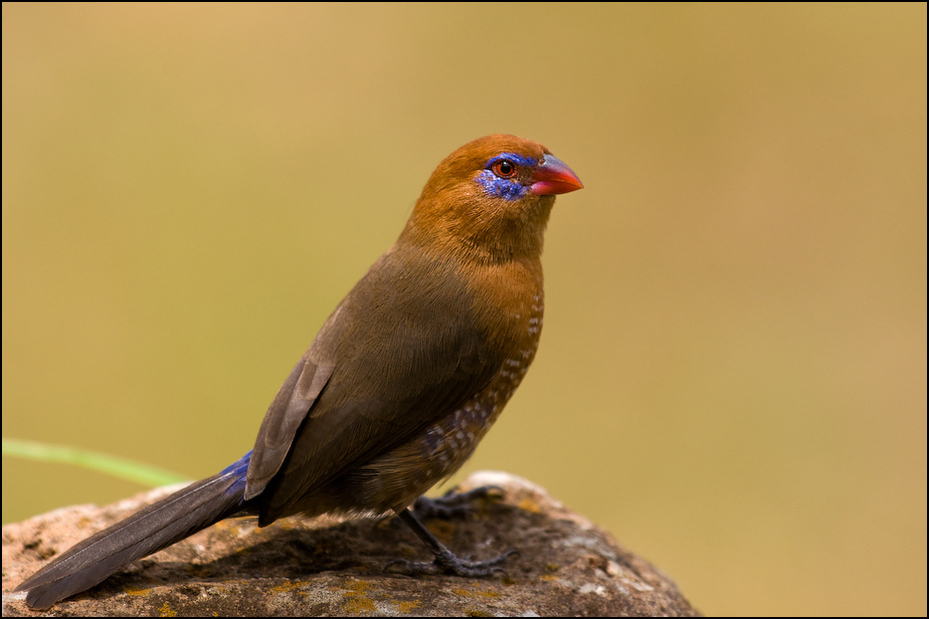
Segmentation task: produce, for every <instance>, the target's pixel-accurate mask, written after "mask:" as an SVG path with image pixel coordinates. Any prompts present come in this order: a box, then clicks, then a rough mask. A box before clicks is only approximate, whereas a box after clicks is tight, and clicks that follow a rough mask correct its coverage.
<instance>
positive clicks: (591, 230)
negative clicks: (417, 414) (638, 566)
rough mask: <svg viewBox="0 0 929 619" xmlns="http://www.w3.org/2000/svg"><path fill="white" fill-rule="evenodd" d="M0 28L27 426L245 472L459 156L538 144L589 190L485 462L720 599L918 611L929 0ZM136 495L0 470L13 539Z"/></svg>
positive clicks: (117, 14)
mask: <svg viewBox="0 0 929 619" xmlns="http://www.w3.org/2000/svg"><path fill="white" fill-rule="evenodd" d="M2 10H3V20H2V21H3V435H4V436H5V437H14V438H23V439H35V440H44V441H48V442H51V443H56V444H67V445H73V446H79V447H86V448H89V449H95V450H100V451H104V452H107V453H112V454H115V455H120V456H126V457H132V458H136V459H138V460H141V461H145V462H149V463H151V464H156V465H160V466H163V467H167V468H171V469H173V470H176V471H178V472H180V473H182V474H185V475H188V476H190V477H191V478H194V477H197V478H199V477H203V476H207V475H209V474H212V473H214V472H216V471H218V470H220V469H221V468H223V467H224V466H225V465H227V464H228V463H230V462H232V461H233V460H235V459H237V458H238V457H240V456H241V455H242V454H243V453H245V452H246V451H247V450H248V449H250V448H251V445H252V441H253V440H254V436H255V434H256V432H257V429H258V426H259V424H260V422H261V417H262V415H263V413H264V411H265V409H266V407H267V405H268V403H269V402H270V401H271V399H272V397H273V396H274V394H275V392H276V391H277V388H278V387H279V385H280V383H281V382H282V381H283V379H284V377H285V376H286V375H287V373H288V371H289V370H290V369H291V367H292V366H293V364H294V362H295V361H296V360H297V358H298V357H299V356H300V354H301V353H302V352H303V350H304V348H305V347H306V346H307V345H308V344H309V342H310V341H311V340H312V338H313V336H314V335H315V333H316V331H317V329H318V328H319V326H320V325H321V324H322V322H323V321H324V320H325V318H326V317H327V316H328V314H329V312H330V311H331V310H332V308H333V307H334V306H335V304H336V303H337V302H338V301H339V299H340V298H341V297H342V295H344V294H345V293H346V292H347V291H348V290H349V288H350V287H351V286H352V285H353V284H354V282H355V281H356V280H357V279H358V278H359V277H360V276H361V275H362V274H363V273H364V271H365V269H366V268H367V267H368V265H369V264H370V263H371V262H372V261H373V260H374V259H375V258H376V257H377V256H378V255H379V254H380V253H381V252H382V251H384V250H385V249H386V248H387V247H388V246H389V245H390V244H391V243H392V242H393V240H394V239H395V237H396V235H397V234H398V233H399V231H400V229H401V227H402V225H403V223H404V221H405V220H406V217H407V216H408V214H409V212H410V209H411V207H412V204H413V202H414V201H415V199H416V198H417V196H418V195H419V191H420V189H421V188H422V185H423V183H424V182H425V180H426V178H427V177H428V175H429V174H430V173H431V171H432V170H433V168H434V167H435V165H436V164H437V163H438V162H439V161H440V160H441V159H442V158H443V157H445V156H446V155H447V154H448V153H450V152H451V151H452V150H454V149H455V148H457V147H458V146H460V145H462V144H464V143H465V142H467V141H469V140H471V139H473V138H476V137H479V136H481V135H485V134H488V133H494V132H506V133H514V134H517V135H520V136H523V137H526V138H530V139H533V140H537V141H540V142H542V143H544V144H545V145H547V146H548V147H549V148H550V149H551V150H552V151H553V152H554V153H555V154H556V155H557V156H558V157H560V158H561V159H563V160H564V161H565V162H567V163H568V164H569V165H570V166H571V167H572V168H573V169H574V170H575V171H576V172H577V174H578V175H579V176H580V178H581V179H582V180H583V181H584V183H585V185H586V188H585V189H584V190H583V191H580V192H576V193H572V194H569V195H565V196H561V197H559V198H558V201H557V204H556V206H555V210H554V213H553V216H552V219H551V222H550V224H549V231H548V234H547V238H546V251H545V255H544V258H543V261H544V264H545V268H546V288H547V290H546V293H547V298H546V318H545V329H544V334H543V337H542V344H541V348H540V350H539V354H538V357H537V358H536V361H535V365H534V367H533V368H532V370H531V371H530V372H529V374H528V376H527V378H526V380H525V382H524V383H523V386H522V387H521V388H520V390H519V391H518V392H517V394H516V396H515V397H514V399H513V400H512V402H511V403H510V405H509V407H508V408H507V410H506V412H505V414H504V415H503V416H502V418H501V420H500V421H499V422H498V424H497V426H496V427H495V428H494V430H493V431H492V432H490V434H489V435H488V437H487V439H486V440H485V441H484V443H483V444H482V446H481V447H480V449H478V451H477V453H476V455H475V456H474V457H473V458H472V460H471V461H470V462H469V463H468V465H467V466H466V468H465V469H464V470H463V471H462V472H461V473H460V475H464V474H466V473H467V472H468V471H472V470H476V469H485V468H490V469H501V470H506V471H510V472H512V473H516V474H519V475H523V476H525V477H527V478H529V479H531V480H533V481H535V482H537V483H539V484H541V485H543V486H545V487H546V488H548V489H549V490H550V491H551V493H552V494H553V495H554V496H555V497H557V498H559V499H561V500H563V501H564V502H565V503H566V504H567V505H569V506H570V507H572V508H574V509H576V510H578V511H580V512H581V513H583V514H585V515H587V516H589V517H590V518H591V519H592V520H594V521H595V522H597V523H599V524H601V525H603V526H604V527H606V528H607V529H608V530H610V531H611V532H612V533H613V534H614V535H615V536H616V538H617V539H618V540H619V541H620V542H621V543H623V544H625V545H627V546H628V547H629V548H631V549H633V550H635V551H636V552H638V553H640V554H642V555H643V556H645V557H646V558H648V559H650V560H652V561H653V562H654V563H655V564H656V565H658V566H660V567H661V568H662V569H663V570H664V571H666V572H667V573H668V574H670V575H671V576H672V577H673V578H674V579H675V580H676V581H677V582H678V584H679V585H680V586H681V588H682V589H683V591H684V592H685V594H686V595H687V596H688V597H689V598H690V600H691V601H692V602H693V603H694V604H695V605H696V606H697V607H698V608H700V609H701V610H702V611H704V612H706V613H708V614H735V615H741V614H748V615H756V614H775V615H777V614H799V615H805V614H814V615H816V614H839V615H841V614H875V615H896V614H914V615H925V614H926V5H925V4H914V5H880V6H878V5H857V4H855V5H791V6H780V5H760V6H755V5H752V6H745V5H732V6H730V5H634V6H625V5H621V6H616V5H613V6H610V5H577V4H571V5H544V6H533V5H527V4H515V5H498V4H493V5H450V6H445V5H443V6H431V5H418V4H417V5H400V6H394V5H376V6H375V5H367V6H365V5H349V6H316V5H310V6H275V5H271V6H258V5H244V6H224V5H209V6H206V5H193V6H174V5H141V6H140V5H129V6H127V5H113V6H110V5H32V4H28V5H24V4H8V3H4V4H3V9H2ZM375 352H376V351H372V354H374V353H375ZM460 475H459V476H458V477H456V478H460ZM140 490H142V488H141V487H139V486H136V485H132V484H129V483H125V482H119V481H115V480H112V479H110V478H107V477H105V476H102V475H97V474H94V473H90V472H87V471H84V470H78V469H72V468H69V467H64V466H61V465H52V464H39V463H34V462H25V461H18V460H14V459H10V458H5V459H4V461H3V519H4V522H10V521H16V520H19V519H22V518H26V517H28V516H30V515H32V514H36V513H39V512H43V511H46V510H50V509H53V508H56V507H59V506H63V505H68V504H73V503H86V502H96V503H108V502H112V501H115V500H117V499H120V498H122V497H125V496H128V495H131V494H134V493H136V492H138V491H140ZM459 550H462V551H464V552H467V549H459Z"/></svg>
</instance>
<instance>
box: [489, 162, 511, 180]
mask: <svg viewBox="0 0 929 619" xmlns="http://www.w3.org/2000/svg"><path fill="white" fill-rule="evenodd" d="M491 170H493V173H494V174H496V175H497V176H499V177H500V178H513V177H514V176H516V166H515V165H513V164H512V163H511V162H509V161H507V160H506V159H502V160H500V161H498V162H497V163H495V164H494V165H493V167H492V168H491Z"/></svg>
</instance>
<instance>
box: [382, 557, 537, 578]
mask: <svg viewBox="0 0 929 619" xmlns="http://www.w3.org/2000/svg"><path fill="white" fill-rule="evenodd" d="M515 554H519V551H517V550H510V551H508V552H505V553H504V554H502V555H500V556H499V557H495V558H493V559H489V560H487V561H466V560H464V559H460V558H458V557H456V556H455V555H454V554H452V553H451V552H450V551H448V550H446V551H445V552H443V553H441V554H437V555H436V557H435V561H432V562H428V563H427V562H425V561H408V560H407V559H394V560H393V561H391V562H389V563H388V564H387V565H386V566H385V567H384V571H387V570H389V569H390V568H392V567H399V569H397V570H395V571H397V572H400V573H401V574H406V575H407V576H416V575H421V574H440V573H444V574H451V575H453V576H462V577H465V578H475V577H481V576H493V575H494V574H498V573H499V574H502V575H503V576H505V577H508V576H509V574H507V571H506V570H505V569H504V568H503V567H501V566H502V564H503V563H506V560H507V559H509V558H510V557H512V556H513V555H515Z"/></svg>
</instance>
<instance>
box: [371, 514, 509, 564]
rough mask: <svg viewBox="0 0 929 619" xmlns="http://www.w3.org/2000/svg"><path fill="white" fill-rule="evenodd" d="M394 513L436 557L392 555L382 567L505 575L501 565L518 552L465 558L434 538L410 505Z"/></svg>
mask: <svg viewBox="0 0 929 619" xmlns="http://www.w3.org/2000/svg"><path fill="white" fill-rule="evenodd" d="M397 516H398V517H399V518H400V520H402V521H403V522H405V523H406V524H407V525H408V526H409V527H410V528H411V529H413V532H414V533H416V535H418V536H419V539H421V540H423V543H425V544H426V546H428V547H429V550H431V551H432V554H434V555H435V561H433V562H432V563H426V562H420V561H408V560H406V559H394V560H393V561H391V562H390V563H388V564H387V565H386V566H385V568H384V569H385V570H386V569H389V568H391V567H393V566H395V565H397V566H400V570H399V571H401V572H403V573H404V574H408V575H414V574H436V573H438V572H445V573H446V574H454V575H455V576H464V577H472V578H473V577H475V576H493V575H494V574H495V573H496V572H500V573H501V574H503V575H504V576H506V570H505V569H503V568H502V567H501V565H502V564H503V563H505V562H506V560H507V559H509V558H510V557H511V556H513V555H514V554H517V551H515V550H510V551H508V552H505V553H504V554H502V555H500V556H499V557H495V558H493V559H490V560H488V561H466V560H464V559H461V558H459V557H457V556H455V554H454V553H452V551H451V550H449V549H448V548H446V547H445V545H444V544H442V542H440V541H439V540H437V539H436V537H435V536H434V535H433V534H432V533H430V532H429V530H428V529H427V528H426V527H425V526H423V523H421V522H420V521H419V520H418V519H417V518H416V516H414V515H413V512H411V511H410V510H409V509H404V510H403V511H402V512H400V513H399V514H397Z"/></svg>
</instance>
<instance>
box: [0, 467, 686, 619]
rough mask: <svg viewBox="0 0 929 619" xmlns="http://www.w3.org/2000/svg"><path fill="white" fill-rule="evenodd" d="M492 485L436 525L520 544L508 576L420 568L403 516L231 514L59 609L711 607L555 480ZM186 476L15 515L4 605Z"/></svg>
mask: <svg viewBox="0 0 929 619" xmlns="http://www.w3.org/2000/svg"><path fill="white" fill-rule="evenodd" d="M482 485H494V486H498V487H499V488H501V489H502V493H497V492H495V493H493V496H491V497H488V498H483V499H478V500H476V501H475V502H474V503H473V505H474V508H475V509H474V512H473V513H471V514H470V515H469V516H467V517H461V518H452V519H449V520H442V519H438V518H430V519H427V520H426V521H425V522H426V526H427V527H428V528H429V529H430V530H431V531H432V532H433V533H434V534H435V535H436V536H437V537H438V538H439V540H441V541H442V542H443V543H444V544H445V545H446V546H448V547H449V548H450V549H451V550H452V551H453V552H456V553H457V554H459V555H460V556H462V557H469V556H470V558H473V559H488V558H491V557H494V556H496V555H499V554H501V553H503V552H506V551H507V550H510V549H516V550H518V551H519V554H518V555H514V556H512V557H510V559H509V560H508V561H507V564H506V570H507V573H508V575H507V576H502V575H501V576H500V577H494V578H480V579H466V578H459V577H453V576H444V575H437V576H417V577H409V576H405V575H403V574H399V573H395V572H392V571H386V572H385V571H384V566H385V565H387V563H388V562H389V561H390V560H391V559H395V558H406V559H414V560H422V561H425V560H430V559H431V557H430V556H428V555H429V553H428V551H427V550H426V548H425V547H424V546H423V544H422V542H420V540H419V539H418V538H417V537H416V536H415V535H414V534H413V532H412V531H410V530H409V529H408V528H407V527H406V526H405V525H403V524H402V523H400V522H399V521H397V520H393V519H382V520H374V519H367V520H345V519H337V518H331V517H323V518H316V519H313V520H303V519H300V518H284V519H281V520H279V521H277V522H275V523H274V524H273V525H271V526H269V527H266V528H263V529H259V528H258V527H257V522H256V521H255V520H254V519H234V520H226V521H224V522H221V523H219V524H217V525H215V526H213V527H210V528H209V529H206V530H205V531H201V532H200V533H198V534H196V535H194V536H192V537H190V538H188V539H186V540H184V541H182V542H180V543H178V544H175V545H174V546H171V547H170V548H167V549H165V550H162V551H161V552H158V553H155V554H154V555H152V556H150V557H147V558H145V559H142V560H140V561H136V562H135V563H133V564H131V565H130V566H128V567H126V568H124V569H122V570H120V571H118V572H117V573H116V574H114V575H113V576H111V577H110V578H109V579H107V580H106V581H104V582H103V583H101V584H100V585H98V586H96V587H94V588H93V589H91V590H89V591H86V592H84V593H80V594H78V595H76V596H75V597H72V598H70V599H68V600H65V601H63V602H59V603H58V605H56V606H55V607H53V608H52V609H51V611H50V612H48V613H45V614H48V615H53V616H54V615H58V616H60V615H79V616H81V615H82V616H91V615H97V616H104V615H135V616H163V615H201V616H202V615H229V616H235V615H238V616H266V615H295V616H320V615H335V616H355V615H379V616H382V615H387V616H390V615H403V616H418V615H432V616H462V615H471V616H490V615H494V616H496V615H515V616H546V615H560V616H565V615H582V616H617V615H673V616H695V615H698V614H699V613H698V612H697V611H696V610H695V609H694V608H693V607H692V606H691V605H690V604H689V603H688V601H687V600H686V599H685V598H684V596H683V594H682V593H681V592H680V591H679V590H678V589H677V586H676V585H675V584H674V582H672V581H671V579H670V578H668V577H667V576H666V575H665V574H663V573H662V572H661V571H660V570H658V569H656V568H655V567H653V566H652V565H650V564H649V563H648V562H646V561H645V560H643V559H641V558H639V557H637V556H635V555H633V554H632V553H630V552H629V551H627V550H625V549H623V548H622V547H620V546H619V545H618V544H617V543H616V542H615V541H614V540H613V538H612V537H610V535H609V534H608V533H606V532H604V531H602V530H601V529H599V528H597V527H596V526H594V525H593V524H591V523H590V521H588V520H587V519H586V518H584V517H582V516H580V515H578V514H576V513H574V512H572V511H570V510H568V509H566V508H565V507H564V506H563V505H562V504H561V503H559V502H558V501H556V500H554V499H552V498H551V497H550V496H549V495H548V494H547V493H546V492H545V490H544V489H542V488H540V487H539V486H536V485H534V484H532V483H531V482H529V481H527V480H525V479H522V478H519V477H516V476H513V475H509V474H507V473H498V472H488V471H483V472H479V473H475V474H473V475H471V476H470V477H469V478H468V479H467V480H465V482H464V483H462V484H461V487H460V489H461V490H467V489H470V488H474V487H478V486H482ZM176 489H177V487H171V488H160V489H158V490H154V491H151V492H147V493H144V494H140V495H138V496H136V497H134V498H132V499H127V500H125V501H120V502H118V503H115V504H113V505H110V506H107V507H103V508H98V507H95V506H93V505H80V506H75V507H68V508H64V509H59V510H56V511H53V512H50V513H47V514H43V515H40V516H36V517H35V518H32V519H31V520H27V521H25V522H21V523H18V524H11V525H7V526H5V527H3V615H4V616H22V615H38V614H39V613H35V612H33V611H30V610H29V609H28V608H27V607H26V604H25V594H24V593H23V592H18V593H10V591H11V590H12V589H13V588H14V587H15V586H16V585H18V584H19V583H20V582H21V581H22V580H23V579H24V578H25V577H26V576H29V575H31V574H32V573H33V572H34V571H35V570H37V569H38V568H39V567H41V566H42V565H43V564H44V563H45V562H46V561H47V560H48V559H50V558H51V557H53V556H54V555H55V554H57V553H59V552H61V551H63V550H65V549H67V548H69V547H70V546H71V545H72V544H74V543H76V542H78V541H80V540H81V539H83V538H84V537H87V536H88V535H89V534H91V533H92V532H94V531H96V530H98V529H100V528H102V527H103V526H108V525H110V524H113V523H115V522H117V521H118V520H121V519H123V518H125V517H126V516H128V515H130V514H131V513H132V512H134V511H136V510H137V509H138V508H139V507H140V506H143V505H146V504H148V503H150V502H152V501H154V500H156V499H158V498H161V497H162V496H165V495H166V494H167V493H170V492H173V491H174V490H176Z"/></svg>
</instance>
